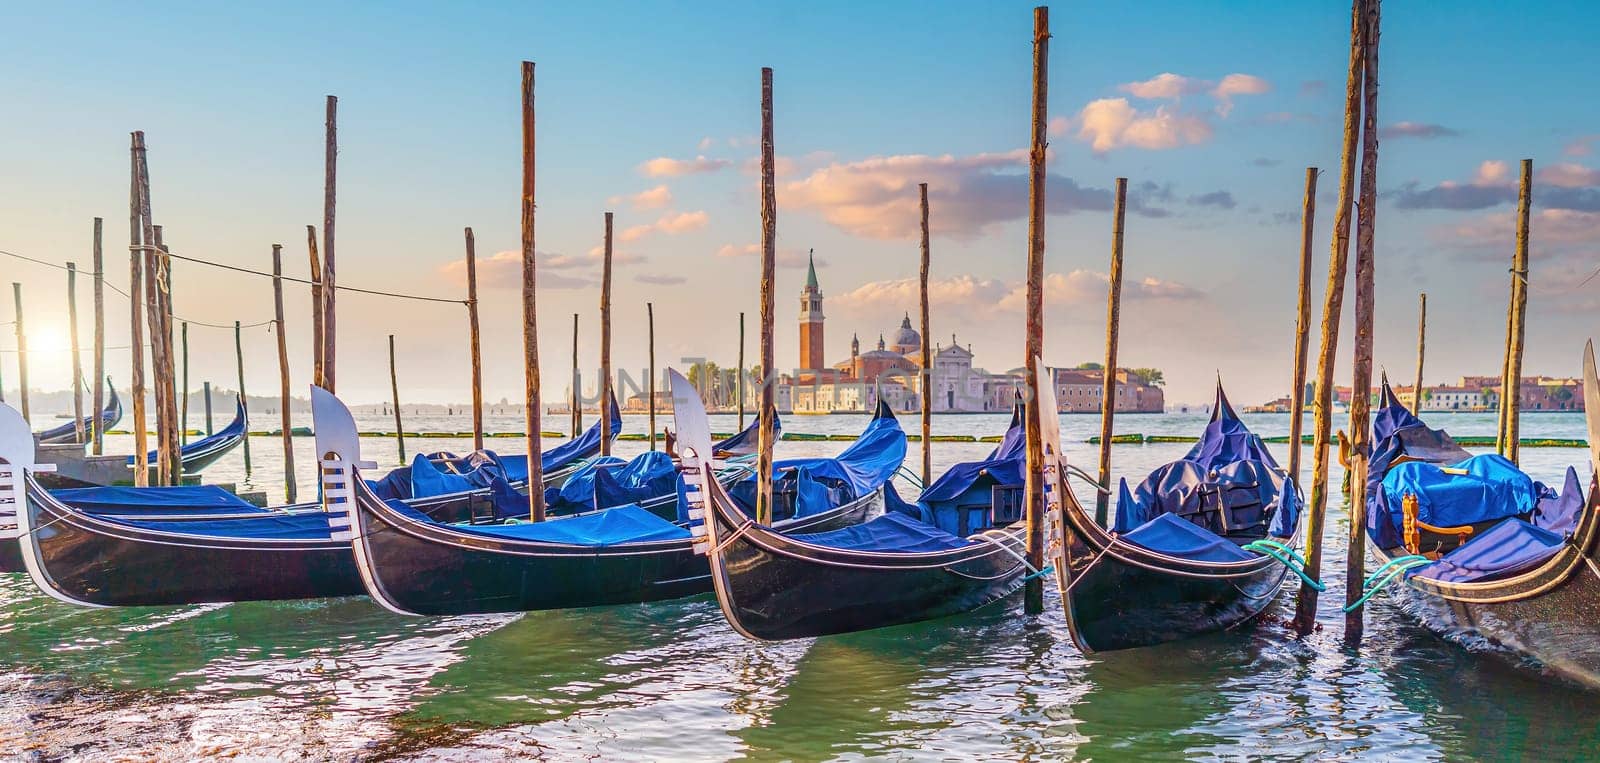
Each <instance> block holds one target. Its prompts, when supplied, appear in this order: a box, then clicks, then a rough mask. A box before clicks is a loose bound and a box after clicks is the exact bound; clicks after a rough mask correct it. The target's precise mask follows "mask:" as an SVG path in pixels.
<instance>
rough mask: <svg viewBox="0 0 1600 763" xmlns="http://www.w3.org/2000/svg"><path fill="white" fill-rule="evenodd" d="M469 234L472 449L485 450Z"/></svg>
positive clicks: (473, 245) (474, 257) (474, 256)
mask: <svg viewBox="0 0 1600 763" xmlns="http://www.w3.org/2000/svg"><path fill="white" fill-rule="evenodd" d="M466 235H467V336H468V342H469V346H470V349H471V352H472V449H473V450H483V354H482V349H481V347H480V345H479V344H478V252H477V249H478V245H477V241H476V239H474V238H473V235H472V228H470V227H469V228H467V229H466Z"/></svg>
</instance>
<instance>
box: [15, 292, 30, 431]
mask: <svg viewBox="0 0 1600 763" xmlns="http://www.w3.org/2000/svg"><path fill="white" fill-rule="evenodd" d="M11 296H12V299H13V300H15V303H16V307H17V321H16V329H17V402H19V403H21V404H22V418H25V419H26V418H28V417H29V412H28V332H27V331H26V330H25V328H24V327H23V323H22V284H21V283H18V282H16V281H12V282H11Z"/></svg>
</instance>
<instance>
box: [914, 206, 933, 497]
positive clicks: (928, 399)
mask: <svg viewBox="0 0 1600 763" xmlns="http://www.w3.org/2000/svg"><path fill="white" fill-rule="evenodd" d="M917 193H918V195H919V196H920V197H921V204H922V252H921V255H922V256H921V262H920V267H919V268H918V271H917V311H918V320H919V325H920V326H921V330H922V378H921V379H920V380H919V382H920V383H919V384H918V385H917V386H918V387H920V388H921V390H922V395H921V397H922V486H923V487H924V488H926V487H927V486H928V485H929V484H931V483H932V482H933V348H932V344H933V340H932V339H929V338H928V333H929V328H928V269H929V267H930V264H931V263H930V262H929V255H930V252H929V241H928V184H927V183H918V184H917Z"/></svg>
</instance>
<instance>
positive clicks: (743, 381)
mask: <svg viewBox="0 0 1600 763" xmlns="http://www.w3.org/2000/svg"><path fill="white" fill-rule="evenodd" d="M748 373H749V372H748V371H746V370H745V367H744V311H743V310H740V311H739V393H738V394H739V431H741V432H743V431H744V388H745V387H746V386H747V385H748V383H749V379H748V378H747V377H746V374H748Z"/></svg>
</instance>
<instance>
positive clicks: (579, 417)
mask: <svg viewBox="0 0 1600 763" xmlns="http://www.w3.org/2000/svg"><path fill="white" fill-rule="evenodd" d="M570 397H571V399H572V406H571V409H570V410H569V411H568V412H567V413H568V416H567V418H569V419H571V421H572V439H574V440H576V439H578V435H579V434H582V433H583V374H582V373H580V372H579V371H578V314H577V313H573V314H572V395H571V396H570Z"/></svg>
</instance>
